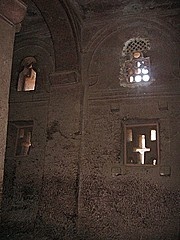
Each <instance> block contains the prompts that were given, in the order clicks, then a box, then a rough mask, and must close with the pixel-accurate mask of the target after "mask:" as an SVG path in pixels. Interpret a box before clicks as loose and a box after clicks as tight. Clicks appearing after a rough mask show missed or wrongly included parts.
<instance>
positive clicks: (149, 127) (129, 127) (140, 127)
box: [124, 123, 159, 165]
mask: <svg viewBox="0 0 180 240" xmlns="http://www.w3.org/2000/svg"><path fill="white" fill-rule="evenodd" d="M124 148H125V151H124V157H125V164H131V165H137V164H138V165H157V164H158V163H159V128H158V124H157V123H152V124H125V127H124Z"/></svg>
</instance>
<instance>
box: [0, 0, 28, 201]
mask: <svg viewBox="0 0 180 240" xmlns="http://www.w3.org/2000/svg"><path fill="white" fill-rule="evenodd" d="M25 13H26V5H25V4H24V3H23V2H22V1H20V0H0V202H1V198H2V186H3V173H4V156H5V147H6V130H7V120H8V99H9V86H10V78H11V65H12V56H13V44H14V37H15V32H16V29H17V27H19V25H20V23H21V21H22V20H23V18H24V16H25Z"/></svg>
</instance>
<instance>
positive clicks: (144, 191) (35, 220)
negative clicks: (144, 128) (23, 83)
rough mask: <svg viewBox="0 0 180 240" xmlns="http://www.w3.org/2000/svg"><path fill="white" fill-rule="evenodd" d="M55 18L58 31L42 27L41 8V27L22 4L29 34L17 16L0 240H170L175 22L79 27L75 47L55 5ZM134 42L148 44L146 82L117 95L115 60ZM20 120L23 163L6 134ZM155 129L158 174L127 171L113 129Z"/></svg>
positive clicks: (175, 229) (155, 16)
mask: <svg viewBox="0 0 180 240" xmlns="http://www.w3.org/2000/svg"><path fill="white" fill-rule="evenodd" d="M35 2H36V1H35ZM40 2H41V1H39V2H36V6H38V7H39V8H40V6H41V4H40ZM56 4H57V3H56ZM57 6H58V7H57V9H59V8H60V9H61V14H62V15H61V18H58V21H56V16H57V15H56V14H55V15H53V16H52V17H51V18H50V17H49V15H48V14H52V6H51V7H50V5H48V3H47V2H46V3H45V4H44V5H43V7H42V6H41V7H42V9H43V11H42V14H44V13H46V14H44V15H43V17H44V19H46V21H44V20H43V18H42V16H41V13H39V11H38V10H37V9H36V7H35V6H34V5H33V4H32V5H31V10H33V11H34V13H36V14H37V15H36V17H37V19H36V20H38V21H35V22H31V24H32V26H31V27H30V28H28V26H29V25H28V21H32V14H31V18H28V16H27V18H26V21H25V25H24V27H23V26H22V34H20V35H17V38H16V42H15V51H14V64H13V71H12V81H11V95H10V100H9V104H10V111H9V125H8V140H7V150H6V158H5V178H4V200H3V207H2V216H3V222H2V228H1V229H2V234H1V235H2V237H3V238H4V239H11V240H13V239H25V238H26V239H36V240H40V239H42V240H52V239H53V240H55V239H56V240H57V239H66V240H70V239H81V240H82V239H87V240H125V239H127V240H137V239H139V240H140V239H146V240H152V239H153V240H160V239H161V240H178V237H179V167H180V164H179V161H178V160H179V149H178V142H179V140H180V139H179V138H180V135H179V125H178V122H179V119H180V115H179V114H180V111H179V102H180V98H179V89H180V85H179V82H178V80H179V59H178V56H179V54H178V51H179V40H178V36H179V33H178V29H177V12H176V11H175V12H173V11H172V12H171V11H169V12H168V13H167V12H166V13H164V12H160V11H159V12H158V11H157V10H155V11H151V12H147V13H146V14H144V13H143V14H142V13H141V16H139V15H137V14H135V15H133V14H132V13H131V14H129V13H128V14H127V15H126V14H125V13H124V12H122V14H123V15H122V16H119V17H118V18H113V17H112V18H111V17H107V16H104V18H103V19H104V20H103V21H102V19H101V18H96V17H94V18H92V19H90V18H89V19H86V20H85V21H84V24H83V25H82V26H81V34H80V36H81V41H80V43H79V42H78V43H77V42H76V41H77V39H75V38H74V34H75V31H72V29H71V28H72V25H73V24H72V22H71V21H69V19H68V17H69V15H68V14H67V13H66V14H65V10H64V9H63V7H64V5H62V6H61V5H59V3H58V5H57ZM48 9H50V10H49V12H48ZM47 12H48V14H47ZM31 13H32V12H31ZM29 17H30V16H29ZM71 20H72V19H71ZM63 21H64V23H65V24H64V28H62V35H61V34H60V33H61V28H58V26H62V22H63ZM37 22H38V24H39V25H36V24H35V23H37ZM45 22H46V24H47V25H48V27H47V26H46V24H45ZM58 22H59V24H60V23H61V24H60V25H58ZM65 26H66V27H65ZM56 27H57V28H56ZM56 29H57V31H56ZM33 30H34V32H33ZM31 31H32V32H33V34H32V32H31ZM38 31H40V32H39V33H38ZM32 36H33V37H32ZM136 37H142V38H146V39H148V40H149V41H150V45H151V48H150V50H149V51H148V52H147V56H149V57H150V61H151V74H152V78H153V80H154V81H152V83H151V84H147V85H144V86H136V87H133V88H129V87H128V86H122V85H121V80H122V75H121V69H122V66H123V61H124V57H123V56H122V49H123V46H124V43H125V42H126V41H128V40H129V39H131V38H136ZM66 38H67V39H68V41H67V42H65V39H66ZM64 42H65V44H64V45H63V43H64ZM67 43H68V46H67ZM78 45H81V51H79V49H78V48H76V47H77V46H78ZM67 49H68V50H67ZM61 51H62V52H63V54H62V55H61V54H60V53H61ZM78 51H79V55H78V54H77V52H78ZM26 56H33V57H35V58H36V60H37V63H38V64H37V69H36V70H37V81H38V82H37V83H38V85H37V89H36V91H34V92H33V91H32V92H17V91H16V86H17V79H18V74H19V68H18V66H19V65H20V63H21V61H22V59H24V58H25V57H26ZM64 56H65V57H64ZM71 56H73V58H72V57H71ZM78 61H79V62H78ZM20 120H24V121H30V120H31V121H33V136H32V147H31V150H30V154H29V155H28V156H25V157H17V156H14V155H15V154H14V153H15V146H16V143H15V137H14V134H15V130H14V127H13V126H14V125H13V124H14V123H16V122H18V121H20ZM154 120H156V121H157V122H158V124H159V138H160V140H159V143H160V157H159V159H158V160H159V161H158V164H157V165H155V166H128V165H125V162H124V156H125V155H124V131H123V125H124V124H125V123H126V122H128V121H133V123H137V124H138V123H141V122H146V121H154ZM166 171H167V172H166ZM163 172H166V173H167V174H165V176H162V174H161V173H163ZM1 235H0V236H1Z"/></svg>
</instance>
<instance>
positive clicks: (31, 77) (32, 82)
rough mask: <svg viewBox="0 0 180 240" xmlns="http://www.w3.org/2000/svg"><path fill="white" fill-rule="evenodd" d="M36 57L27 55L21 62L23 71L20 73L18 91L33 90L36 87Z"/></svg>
mask: <svg viewBox="0 0 180 240" xmlns="http://www.w3.org/2000/svg"><path fill="white" fill-rule="evenodd" d="M35 64H36V59H35V58H34V57H26V58H24V59H23V61H22V63H21V68H22V71H21V72H20V73H19V77H18V86H17V91H33V90H35V87H36V70H35V69H34V65H35Z"/></svg>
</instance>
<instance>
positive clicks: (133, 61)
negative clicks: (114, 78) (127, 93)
mask: <svg viewBox="0 0 180 240" xmlns="http://www.w3.org/2000/svg"><path fill="white" fill-rule="evenodd" d="M148 50H150V43H149V40H147V39H143V38H132V39H130V40H128V41H127V42H126V43H125V44H124V47H123V51H122V56H123V57H124V59H125V61H124V64H123V69H122V70H123V78H124V79H125V83H126V84H127V85H136V84H139V83H142V84H143V83H147V82H150V81H151V72H150V58H149V57H145V56H144V54H145V53H146V52H147V51H148Z"/></svg>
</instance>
